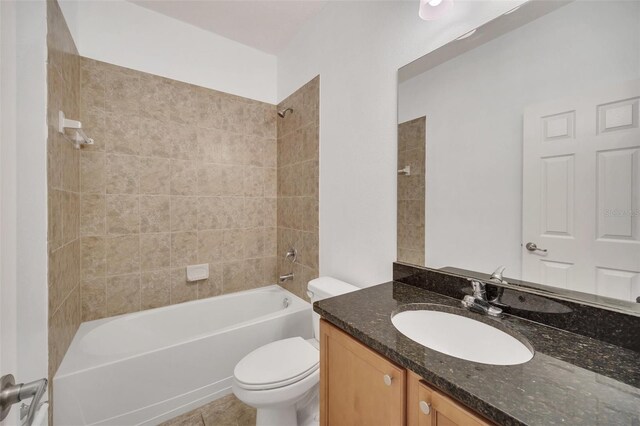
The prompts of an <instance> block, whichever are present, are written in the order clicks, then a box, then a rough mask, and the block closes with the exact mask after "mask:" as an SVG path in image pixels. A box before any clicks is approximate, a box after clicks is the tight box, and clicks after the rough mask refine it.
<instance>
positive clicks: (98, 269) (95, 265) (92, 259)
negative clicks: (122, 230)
mask: <svg viewBox="0 0 640 426" xmlns="http://www.w3.org/2000/svg"><path fill="white" fill-rule="evenodd" d="M105 240H106V238H105V237H104V236H99V237H82V239H81V240H80V253H81V268H82V277H83V278H95V277H104V276H105V275H106V273H107V257H106V241H105Z"/></svg>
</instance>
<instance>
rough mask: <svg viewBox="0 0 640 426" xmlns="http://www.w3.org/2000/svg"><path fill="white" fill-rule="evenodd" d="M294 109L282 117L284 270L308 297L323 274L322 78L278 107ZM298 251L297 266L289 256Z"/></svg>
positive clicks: (289, 283)
mask: <svg viewBox="0 0 640 426" xmlns="http://www.w3.org/2000/svg"><path fill="white" fill-rule="evenodd" d="M285 108H292V109H293V113H288V114H286V116H285V118H279V119H278V255H279V257H278V272H279V274H280V275H284V274H288V273H290V272H293V273H294V279H293V280H292V281H287V282H285V283H283V284H282V286H283V287H285V288H286V289H287V290H289V291H291V292H292V293H294V294H296V295H297V296H299V297H301V298H303V299H305V300H308V297H307V283H308V282H309V280H311V279H313V278H316V277H317V276H318V173H319V169H318V157H319V150H318V145H319V126H318V125H319V110H320V77H316V78H314V79H313V80H311V81H310V82H308V83H307V84H305V85H304V86H303V87H302V88H300V89H298V90H297V91H296V92H295V93H293V94H292V95H291V96H289V97H288V98H287V99H285V100H284V101H282V102H281V103H280V104H279V105H278V110H279V111H281V110H284V109H285ZM290 247H293V248H295V249H297V251H298V260H297V262H296V263H295V264H292V263H291V262H289V261H287V260H285V259H284V258H283V256H282V255H283V254H284V253H286V252H287V250H288V249H289V248H290Z"/></svg>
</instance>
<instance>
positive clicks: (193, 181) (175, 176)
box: [171, 160, 198, 195]
mask: <svg viewBox="0 0 640 426" xmlns="http://www.w3.org/2000/svg"><path fill="white" fill-rule="evenodd" d="M197 193H198V168H197V167H196V165H195V164H194V163H192V162H190V161H183V160H171V194H172V195H196V194H197Z"/></svg>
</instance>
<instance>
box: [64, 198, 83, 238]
mask: <svg viewBox="0 0 640 426" xmlns="http://www.w3.org/2000/svg"><path fill="white" fill-rule="evenodd" d="M79 236H80V195H79V194H78V193H75V192H67V191H65V192H63V194H62V238H63V243H64V244H67V243H70V242H72V241H73V240H75V239H77V238H78V237H79Z"/></svg>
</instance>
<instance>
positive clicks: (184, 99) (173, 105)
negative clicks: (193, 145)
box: [168, 80, 200, 126]
mask: <svg viewBox="0 0 640 426" xmlns="http://www.w3.org/2000/svg"><path fill="white" fill-rule="evenodd" d="M197 90H198V87H196V86H192V85H191V84H186V83H182V82H179V81H173V80H172V81H169V96H170V102H169V105H168V107H169V108H168V109H169V119H170V120H171V121H172V122H174V123H179V124H186V125H190V126H195V125H197V124H198V122H199V121H200V111H198V98H197Z"/></svg>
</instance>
